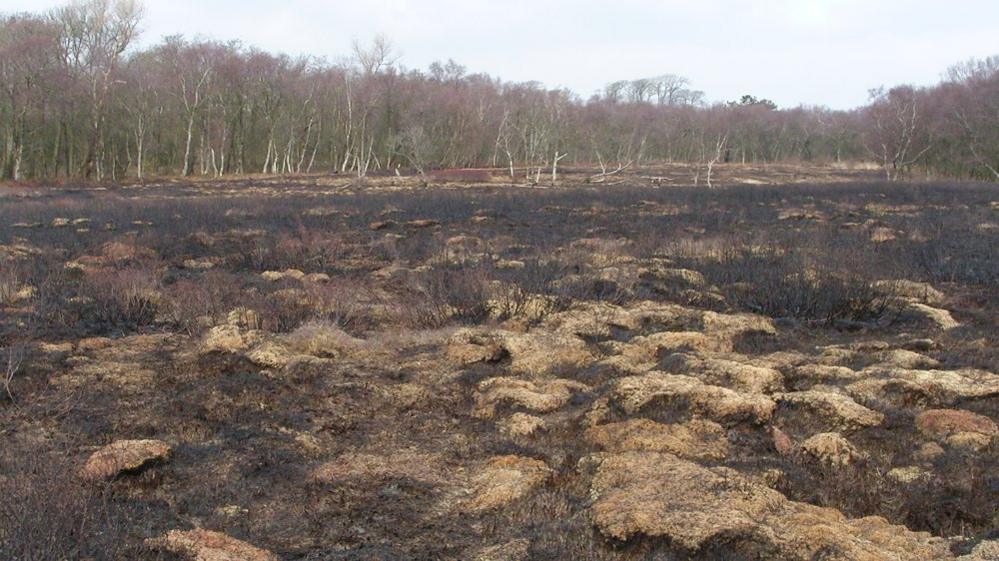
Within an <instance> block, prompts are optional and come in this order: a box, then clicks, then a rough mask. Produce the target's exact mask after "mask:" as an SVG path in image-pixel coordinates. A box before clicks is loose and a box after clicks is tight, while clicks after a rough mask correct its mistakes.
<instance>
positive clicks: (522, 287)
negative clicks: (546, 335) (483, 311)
mask: <svg viewBox="0 0 999 561" xmlns="http://www.w3.org/2000/svg"><path fill="white" fill-rule="evenodd" d="M493 274H494V276H495V277H496V278H497V279H498V280H500V281H502V283H503V289H502V290H496V291H494V295H493V302H494V306H495V310H494V312H495V314H496V315H497V316H498V318H499V319H506V318H510V317H516V316H524V315H525V314H526V315H529V316H531V317H530V319H533V320H535V321H537V320H541V319H543V318H544V316H546V315H548V314H549V313H551V312H555V311H559V310H564V309H565V308H567V307H568V306H569V304H570V303H571V300H572V299H571V298H570V297H569V295H568V294H566V293H565V292H564V291H563V290H562V288H561V287H560V285H559V280H560V279H562V277H563V276H564V274H565V267H564V265H563V264H562V263H561V262H559V261H555V260H541V259H528V260H526V261H523V266H522V267H516V268H507V269H497V270H496V271H494V273H493Z"/></svg>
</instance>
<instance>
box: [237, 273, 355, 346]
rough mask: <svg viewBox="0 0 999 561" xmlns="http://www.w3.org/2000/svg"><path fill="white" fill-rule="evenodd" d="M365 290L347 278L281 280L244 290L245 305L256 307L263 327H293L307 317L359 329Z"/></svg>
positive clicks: (285, 329) (280, 329) (282, 329)
mask: <svg viewBox="0 0 999 561" xmlns="http://www.w3.org/2000/svg"><path fill="white" fill-rule="evenodd" d="M364 294H365V291H364V290H363V289H361V288H358V287H356V286H353V285H352V284H351V283H348V282H346V281H334V282H329V283H312V282H306V283H301V282H298V281H294V280H291V281H282V282H280V283H278V285H277V287H275V289H273V290H270V291H266V292H265V291H253V292H249V293H247V294H246V298H245V300H244V305H246V306H248V307H250V308H252V309H253V310H255V311H256V312H257V314H258V316H259V317H260V326H261V328H262V329H265V330H267V331H272V332H275V333H285V332H289V331H293V330H294V329H296V328H297V327H299V326H300V325H302V324H303V323H306V322H309V321H325V322H330V323H333V324H335V325H336V326H338V327H340V328H341V329H343V330H345V331H356V330H358V329H361V328H362V327H363V326H362V325H361V323H362V322H361V321H360V318H361V317H362V315H363V309H362V306H361V303H360V300H361V299H362V298H363V297H364Z"/></svg>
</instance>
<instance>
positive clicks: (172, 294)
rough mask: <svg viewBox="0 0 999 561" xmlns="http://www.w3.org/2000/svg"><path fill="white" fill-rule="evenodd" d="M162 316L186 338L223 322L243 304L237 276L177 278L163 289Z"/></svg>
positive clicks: (212, 274) (219, 274)
mask: <svg viewBox="0 0 999 561" xmlns="http://www.w3.org/2000/svg"><path fill="white" fill-rule="evenodd" d="M164 298H165V300H166V305H165V308H166V310H165V315H166V317H167V318H168V320H169V321H170V322H171V323H173V324H175V325H177V326H178V327H180V328H181V329H183V330H184V331H185V332H187V333H188V334H190V335H196V334H198V333H200V332H201V331H202V330H204V329H205V328H206V327H208V326H210V325H216V324H218V323H220V322H221V321H223V320H224V319H225V318H226V316H227V315H228V313H229V311H231V310H232V309H233V308H236V307H237V306H239V305H240V304H242V303H243V298H244V294H243V290H242V287H241V286H240V281H239V277H238V276H237V275H233V274H231V273H228V272H226V271H207V272H205V273H204V274H202V275H200V276H197V277H192V278H183V279H179V280H177V281H176V282H174V283H172V284H170V285H169V286H167V287H166V288H165V289H164Z"/></svg>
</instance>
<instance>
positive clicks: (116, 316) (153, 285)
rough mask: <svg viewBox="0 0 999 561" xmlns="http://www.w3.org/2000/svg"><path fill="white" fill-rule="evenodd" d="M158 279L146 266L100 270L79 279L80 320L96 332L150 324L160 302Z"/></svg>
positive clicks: (131, 328) (130, 328)
mask: <svg viewBox="0 0 999 561" xmlns="http://www.w3.org/2000/svg"><path fill="white" fill-rule="evenodd" d="M159 287H160V282H159V278H158V277H157V275H156V274H155V272H153V271H151V270H148V269H131V268H129V269H118V270H101V271H96V272H93V273H90V274H87V275H86V276H85V277H84V278H83V279H82V280H81V281H80V285H79V291H78V301H77V303H78V304H79V305H80V306H81V313H80V318H79V319H80V322H81V323H82V324H83V325H84V327H85V328H89V329H97V330H100V331H129V330H134V329H138V328H140V327H145V326H148V325H151V324H152V323H153V322H154V321H155V320H156V314H157V311H158V309H159V307H160V304H161V301H162V299H161V295H160V293H159Z"/></svg>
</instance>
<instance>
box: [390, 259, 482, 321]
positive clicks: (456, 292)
mask: <svg viewBox="0 0 999 561" xmlns="http://www.w3.org/2000/svg"><path fill="white" fill-rule="evenodd" d="M409 288H410V290H409V297H408V304H407V306H406V315H408V320H409V322H410V323H413V324H415V325H418V326H422V327H441V326H444V325H447V324H448V323H451V322H457V323H464V324H474V323H480V322H482V321H485V320H486V319H487V318H488V317H489V312H490V299H491V296H492V293H493V289H492V279H491V277H490V276H489V273H488V271H487V270H486V268H485V266H483V265H464V264H463V265H449V264H447V263H444V264H442V265H440V266H436V267H434V268H432V269H431V270H429V271H427V272H425V273H423V274H422V275H420V276H419V277H417V278H415V279H414V280H413V283H412V284H411V286H410V287H409Z"/></svg>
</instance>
